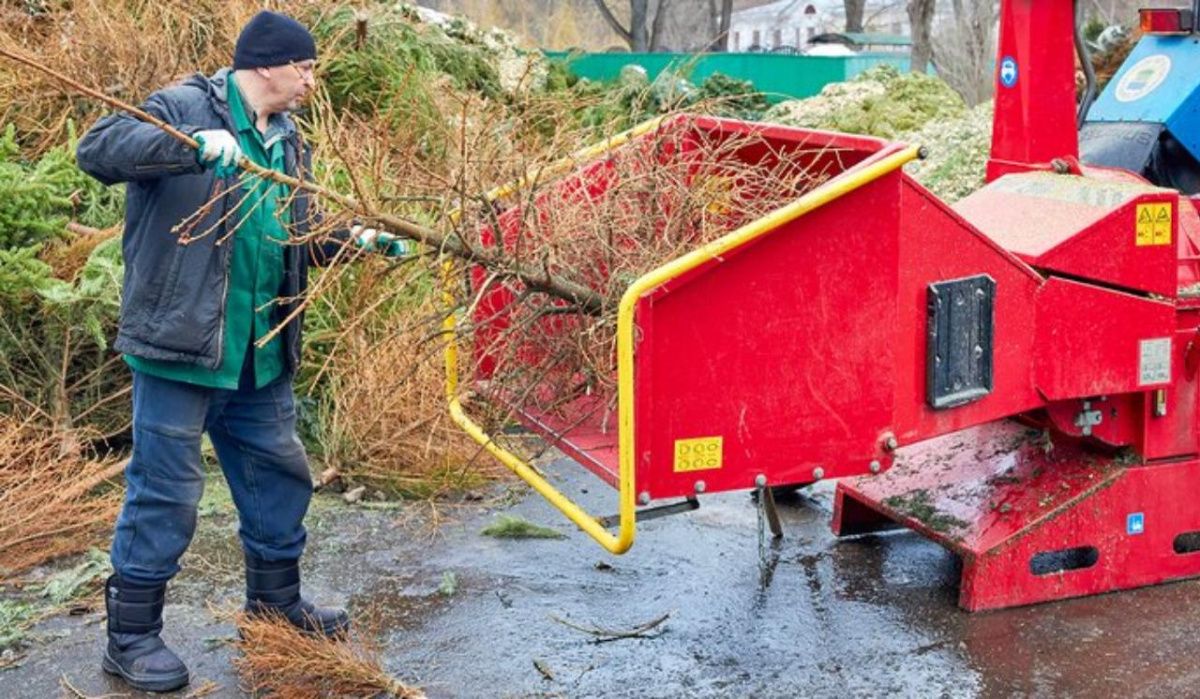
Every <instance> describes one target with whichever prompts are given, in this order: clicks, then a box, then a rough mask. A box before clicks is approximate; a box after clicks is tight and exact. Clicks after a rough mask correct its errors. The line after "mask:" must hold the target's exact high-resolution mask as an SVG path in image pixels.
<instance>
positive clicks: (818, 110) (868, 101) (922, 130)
mask: <svg viewBox="0 0 1200 699" xmlns="http://www.w3.org/2000/svg"><path fill="white" fill-rule="evenodd" d="M764 118H765V119H766V120H767V121H775V122H779V123H783V124H791V125H795V126H803V127H806V128H814V129H830V130H834V131H844V132H847V133H855V134H864V135H867V136H876V137H879V138H887V139H892V140H898V141H905V142H908V143H913V144H916V145H920V146H924V147H925V148H926V152H927V156H926V158H925V159H924V160H920V161H917V162H914V163H912V164H911V165H909V167H908V172H909V174H911V175H912V176H913V177H914V178H916V180H917V181H918V182H920V183H921V184H923V185H925V186H926V187H928V188H929V189H930V190H931V191H932V192H933V193H934V194H936V195H938V197H940V198H941V199H943V200H945V201H947V202H949V203H954V202H955V201H958V200H959V199H961V198H963V197H964V196H966V195H967V194H970V193H971V192H973V191H975V190H976V189H978V188H979V187H981V186H982V185H983V177H984V170H985V168H986V165H987V156H988V149H989V147H990V144H991V133H992V103H991V102H985V103H983V104H981V105H979V106H977V107H975V108H974V109H970V110H968V109H967V107H966V105H965V104H964V103H963V101H962V98H961V97H959V96H958V94H957V93H955V92H954V90H952V89H951V88H950V86H949V85H947V84H946V83H945V82H944V81H942V80H941V79H940V78H937V77H934V76H930V75H922V74H916V73H900V72H899V71H897V70H896V69H895V68H893V67H891V66H878V67H876V68H872V69H871V70H868V71H865V72H863V73H862V74H861V75H859V76H858V77H856V78H855V79H853V80H850V81H847V82H843V83H830V84H829V85H826V86H825V89H823V90H822V91H821V94H819V95H817V96H815V97H809V98H807V99H802V100H790V101H786V102H781V103H779V104H777V105H775V106H774V107H773V108H771V109H770V110H768V111H767V113H766V116H765V117H764Z"/></svg>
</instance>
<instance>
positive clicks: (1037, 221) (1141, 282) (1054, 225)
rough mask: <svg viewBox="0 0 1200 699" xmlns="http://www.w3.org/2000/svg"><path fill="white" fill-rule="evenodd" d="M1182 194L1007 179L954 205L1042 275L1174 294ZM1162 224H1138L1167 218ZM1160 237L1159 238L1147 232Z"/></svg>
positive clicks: (1116, 184)
mask: <svg viewBox="0 0 1200 699" xmlns="http://www.w3.org/2000/svg"><path fill="white" fill-rule="evenodd" d="M1177 204H1178V195H1177V194H1176V193H1175V192H1174V191H1171V190H1164V189H1160V188H1157V187H1153V186H1150V185H1148V184H1139V183H1134V182H1121V181H1115V180H1109V179H1106V180H1098V179H1090V178H1087V177H1077V176H1073V175H1056V174H1050V173H1025V174H1019V175H1008V176H1006V177H1003V178H1001V179H999V180H996V181H995V182H993V183H991V184H989V185H988V186H986V187H984V188H983V189H981V190H979V191H978V192H975V193H974V194H972V195H971V196H969V197H967V198H965V199H963V200H962V201H960V202H959V203H958V204H956V205H955V207H954V208H955V210H956V211H958V212H959V213H960V214H962V215H963V217H964V218H966V219H967V220H968V221H971V223H973V224H974V225H975V226H976V227H977V228H979V230H981V231H983V232H984V233H986V234H987V236H988V237H989V238H991V239H992V240H995V241H996V242H997V243H999V244H1000V245H1001V246H1003V247H1004V248H1005V249H1007V250H1010V251H1012V252H1013V253H1016V254H1017V255H1018V256H1020V257H1021V258H1022V259H1023V260H1025V261H1026V262H1028V263H1029V264H1031V265H1033V266H1034V267H1037V268H1038V269H1041V270H1049V271H1054V272H1059V273H1062V274H1065V275H1069V276H1073V277H1079V278H1084V279H1094V280H1096V281H1099V282H1103V283H1105V284H1108V285H1112V286H1119V287H1123V288H1127V289H1136V290H1139V291H1146V292H1149V293H1153V294H1159V295H1161V296H1175V293H1176V290H1177V287H1178V270H1177V265H1178V260H1177V257H1176V245H1174V244H1173V242H1174V241H1176V240H1177V238H1178V232H1177V231H1178V223H1179V215H1178V213H1177V212H1178V207H1177ZM1163 214H1166V218H1167V221H1166V222H1165V224H1164V223H1159V224H1154V223H1140V222H1139V216H1143V217H1146V216H1156V215H1157V216H1162V215H1163ZM1156 231H1157V232H1158V233H1159V235H1158V236H1157V237H1156V238H1153V237H1145V236H1143V234H1151V233H1153V232H1156Z"/></svg>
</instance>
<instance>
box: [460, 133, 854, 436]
mask: <svg viewBox="0 0 1200 699" xmlns="http://www.w3.org/2000/svg"><path fill="white" fill-rule="evenodd" d="M696 119H698V118H696V117H687V116H684V117H677V118H675V119H671V120H668V121H665V122H663V124H664V125H663V126H661V127H660V128H658V129H657V130H655V131H653V132H651V133H649V134H647V135H646V136H644V137H643V138H641V139H638V140H635V141H633V142H631V143H629V144H627V145H626V146H624V147H621V148H619V149H617V150H615V151H613V152H611V153H610V154H608V155H607V156H606V157H604V158H602V159H598V160H594V161H592V162H590V163H587V164H581V165H578V168H579V169H578V171H576V172H575V173H572V174H568V175H566V176H562V177H557V178H554V177H546V178H545V179H544V180H543V181H539V178H538V177H537V176H535V177H533V178H532V180H531V181H530V182H528V183H527V186H526V187H525V188H524V189H522V190H520V192H519V194H518V195H517V196H518V200H517V201H508V202H506V204H507V206H508V207H509V208H507V209H503V210H500V209H498V208H497V207H491V208H482V207H474V208H473V210H472V216H469V217H464V221H469V220H473V221H476V222H481V223H482V225H480V226H479V227H478V228H477V229H474V230H468V229H466V227H465V226H464V227H463V229H461V230H460V231H459V235H461V236H462V237H464V238H471V245H476V246H481V247H489V246H490V247H492V248H495V249H497V250H503V252H504V254H503V260H504V261H508V262H509V263H510V264H512V265H518V264H519V265H521V266H522V267H525V268H529V267H533V268H537V269H540V270H544V272H545V274H546V275H547V276H549V277H553V278H562V279H570V280H572V281H573V282H575V283H577V284H580V285H582V286H585V287H586V288H588V289H589V290H590V291H591V292H592V293H593V294H594V296H595V298H596V299H597V300H598V301H597V302H596V303H595V304H593V305H591V306H583V305H581V304H577V303H573V302H572V301H571V300H569V299H564V298H561V297H555V296H552V295H550V294H547V293H544V292H543V291H542V290H540V289H537V288H533V287H531V286H529V285H524V284H522V283H520V281H519V279H518V278H517V277H518V275H515V274H512V273H511V270H509V269H506V268H505V266H504V264H503V263H501V264H499V265H494V266H492V267H490V268H488V269H484V270H477V271H476V272H475V274H474V282H475V283H474V284H473V285H472V289H471V292H472V295H471V296H470V297H468V298H465V299H464V300H463V303H462V307H463V308H465V309H466V312H465V318H464V326H463V327H464V329H467V330H470V331H471V334H472V340H473V342H474V346H475V356H476V357H477V359H478V360H479V364H480V366H479V367H478V370H477V371H476V375H479V376H489V377H490V379H491V380H490V383H489V385H490V388H491V390H494V391H496V392H497V393H498V394H499V395H500V396H501V397H502V398H503V401H504V402H505V403H507V404H509V405H512V406H518V407H528V408H534V409H535V410H536V411H537V412H545V411H551V412H553V411H556V410H558V409H559V408H565V407H566V406H567V405H568V404H569V405H570V406H571V408H570V414H569V415H567V414H565V413H564V414H563V417H570V418H572V419H578V420H580V421H585V420H586V421H590V422H595V421H597V420H599V421H600V422H601V423H603V424H608V425H610V426H612V427H615V420H610V419H609V418H610V416H611V414H612V413H613V411H614V409H615V401H616V371H615V369H616V354H615V343H616V324H617V323H616V320H617V310H618V305H619V302H620V299H621V296H622V295H623V294H624V292H625V291H626V289H627V288H628V287H629V285H630V284H631V283H633V281H635V280H636V279H638V278H639V277H640V276H642V275H643V274H645V273H647V272H649V271H651V270H653V269H655V268H656V267H658V266H660V265H662V264H664V263H666V262H668V261H670V260H672V259H675V258H677V257H679V256H681V255H683V254H685V253H687V252H689V251H691V250H693V249H695V248H697V247H699V246H702V245H704V244H705V243H708V242H711V241H714V240H716V239H718V238H720V237H722V236H724V235H726V234H728V233H730V232H732V231H734V230H736V229H738V228H739V227H741V226H743V225H745V224H748V223H750V222H752V221H754V220H757V219H759V218H761V217H763V216H765V215H766V214H768V213H770V212H772V211H774V210H776V209H779V208H781V207H783V206H785V205H787V204H789V203H791V202H793V201H795V200H796V199H798V198H799V197H801V196H802V195H804V194H805V193H807V192H809V191H811V190H812V189H813V188H815V187H817V186H819V185H821V184H822V183H824V182H826V181H827V180H828V179H829V178H830V177H832V176H833V175H836V174H837V173H840V172H841V171H842V170H843V169H844V163H843V162H842V157H843V153H841V152H839V151H838V150H837V149H835V148H831V147H827V146H821V145H816V144H811V145H810V144H806V143H792V144H788V145H783V144H782V142H779V141H772V140H769V139H767V138H766V137H765V136H764V132H763V131H762V130H760V129H750V130H748V131H746V132H745V133H732V132H723V131H721V130H719V129H718V130H712V131H710V130H707V129H705V128H695V127H696V126H697V125H698V123H699V122H697V121H696ZM501 208H502V207H501ZM496 240H502V241H503V245H498V244H495V243H494V241H496ZM584 397H586V400H585V401H582V402H583V403H586V404H587V405H589V406H591V407H590V408H589V410H588V414H586V415H581V414H578V412H577V410H576V409H577V408H578V406H579V405H580V404H581V401H579V400H578V399H580V398H584Z"/></svg>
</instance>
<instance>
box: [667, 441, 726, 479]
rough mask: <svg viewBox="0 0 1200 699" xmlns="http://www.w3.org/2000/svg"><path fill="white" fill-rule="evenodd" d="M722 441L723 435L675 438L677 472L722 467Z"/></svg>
mask: <svg viewBox="0 0 1200 699" xmlns="http://www.w3.org/2000/svg"><path fill="white" fill-rule="evenodd" d="M722 441H723V439H722V438H721V437H700V438H697V439H677V440H675V473H683V472H686V471H706V470H708V469H710V468H721V462H722V460H723V459H722V456H723V451H724V449H723V448H722V447H723V444H722Z"/></svg>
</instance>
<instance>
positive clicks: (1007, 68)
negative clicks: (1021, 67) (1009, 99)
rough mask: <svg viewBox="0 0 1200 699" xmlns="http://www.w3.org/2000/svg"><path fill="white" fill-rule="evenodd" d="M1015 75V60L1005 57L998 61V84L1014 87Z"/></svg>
mask: <svg viewBox="0 0 1200 699" xmlns="http://www.w3.org/2000/svg"><path fill="white" fill-rule="evenodd" d="M1017 74H1018V70H1017V59H1015V58H1013V57H1012V56H1005V57H1004V60H1002V61H1000V84H1001V85H1003V86H1005V87H1012V86H1013V85H1016V84H1017Z"/></svg>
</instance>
